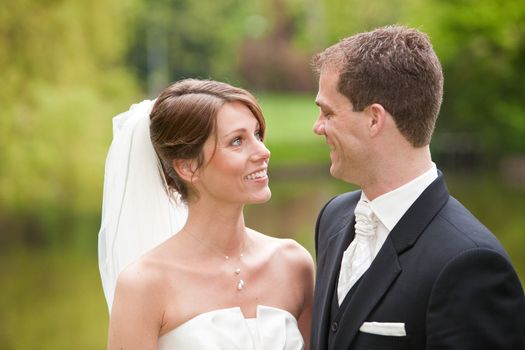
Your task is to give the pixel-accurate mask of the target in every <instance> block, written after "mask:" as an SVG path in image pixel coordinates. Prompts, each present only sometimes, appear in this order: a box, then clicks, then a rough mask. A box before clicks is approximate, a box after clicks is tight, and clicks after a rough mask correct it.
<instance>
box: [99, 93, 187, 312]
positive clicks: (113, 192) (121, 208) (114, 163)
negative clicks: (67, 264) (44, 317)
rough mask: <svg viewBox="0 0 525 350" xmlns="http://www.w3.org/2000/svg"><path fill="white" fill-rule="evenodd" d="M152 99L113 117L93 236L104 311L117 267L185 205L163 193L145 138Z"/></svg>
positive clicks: (182, 216) (174, 224) (180, 215)
mask: <svg viewBox="0 0 525 350" xmlns="http://www.w3.org/2000/svg"><path fill="white" fill-rule="evenodd" d="M154 103H155V101H150V100H145V101H142V102H141V103H139V104H134V105H132V106H131V107H130V109H129V110H128V111H127V112H124V113H121V114H119V115H117V116H116V117H114V118H113V141H112V143H111V146H110V148H109V151H108V155H107V158H106V171H105V174H104V194H103V202H102V222H101V227H100V232H99V236H98V253H99V268H100V275H101V278H102V287H103V289H104V295H105V297H106V301H107V303H108V307H109V310H110V311H111V305H112V304H113V295H114V292H115V287H116V283H117V278H118V275H119V273H120V272H121V271H122V270H123V269H124V268H125V267H126V266H127V265H128V264H129V263H131V262H133V261H135V260H137V259H138V258H139V257H140V256H141V255H143V254H144V253H145V252H147V251H148V250H150V249H152V248H153V247H155V246H156V245H158V244H160V243H161V242H163V241H165V240H166V239H168V238H169V237H170V236H172V235H173V234H174V233H175V232H177V231H179V230H180V228H181V227H182V226H183V225H184V223H185V222H186V217H187V208H186V206H185V205H183V204H182V203H181V202H180V201H179V200H175V198H172V197H173V196H170V195H169V194H168V192H167V187H166V181H165V178H164V174H163V172H162V167H161V164H160V161H159V159H158V157H157V154H156V153H155V151H154V149H153V145H152V144H151V140H150V133H149V124H150V118H149V115H150V112H151V109H152V107H153V104H154Z"/></svg>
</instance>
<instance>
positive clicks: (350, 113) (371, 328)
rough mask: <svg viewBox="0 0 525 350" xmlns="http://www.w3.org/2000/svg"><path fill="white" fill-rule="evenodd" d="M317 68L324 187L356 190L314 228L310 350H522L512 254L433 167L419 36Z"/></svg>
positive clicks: (434, 76) (354, 48) (431, 118)
mask: <svg viewBox="0 0 525 350" xmlns="http://www.w3.org/2000/svg"><path fill="white" fill-rule="evenodd" d="M315 64H316V68H317V69H318V71H319V73H320V77H319V92H318V94H317V98H316V104H317V105H318V106H319V109H320V115H319V118H318V119H317V121H316V122H315V125H314V132H315V133H316V134H318V135H320V136H324V138H325V139H326V143H327V144H328V146H329V148H330V159H331V162H332V164H331V167H330V173H331V174H332V176H334V177H336V178H338V179H341V180H343V181H346V182H348V183H352V184H356V185H358V186H359V187H360V188H361V190H360V191H355V192H350V193H345V194H342V195H339V196H337V197H335V198H334V199H332V200H331V201H329V202H328V203H327V204H326V205H325V206H324V208H323V209H322V210H321V213H320V214H319V217H318V220H317V225H316V232H315V244H316V254H317V281H316V287H315V301H314V310H313V329H312V337H311V347H312V349H314V350H325V349H334V350H345V349H413V350H416V349H417V350H420V349H458V350H468V349H476V350H479V349H509V350H510V349H513V350H516V349H525V297H524V295H523V288H522V286H521V284H520V281H519V279H518V276H517V275H516V272H515V271H514V269H513V267H512V265H511V262H510V260H509V257H508V255H507V254H506V252H505V251H504V249H503V248H502V247H501V245H500V243H499V242H498V241H497V239H496V238H495V237H494V235H493V234H492V233H491V232H490V231H489V230H488V229H487V228H485V227H484V226H483V225H482V224H481V223H480V222H479V221H478V220H477V219H476V218H475V217H474V216H473V215H472V214H471V213H470V212H469V211H468V210H467V209H465V208H464V207H463V206H462V205H461V204H460V203H459V202H458V201H457V200H456V199H454V198H453V197H451V196H450V195H449V194H448V191H447V187H446V185H445V181H444V177H443V174H442V173H441V172H440V171H439V170H437V169H436V165H435V164H434V163H433V162H432V160H431V155H430V150H429V143H430V140H431V136H432V132H433V130H434V126H435V123H436V119H437V115H438V112H439V108H440V105H441V100H442V95H443V74H442V71H441V65H440V63H439V60H438V58H437V57H436V54H435V53H434V51H433V49H432V45H431V44H430V42H429V39H428V37H427V36H426V35H425V34H423V33H421V32H420V31H418V30H415V29H410V28H406V27H402V26H390V27H384V28H379V29H376V30H374V31H371V32H367V33H361V34H357V35H354V36H352V37H349V38H346V39H344V40H342V41H341V42H339V43H337V44H335V45H333V46H331V47H329V48H328V49H326V50H325V51H324V52H322V53H320V54H319V55H317V57H316V59H315ZM487 205H490V203H487Z"/></svg>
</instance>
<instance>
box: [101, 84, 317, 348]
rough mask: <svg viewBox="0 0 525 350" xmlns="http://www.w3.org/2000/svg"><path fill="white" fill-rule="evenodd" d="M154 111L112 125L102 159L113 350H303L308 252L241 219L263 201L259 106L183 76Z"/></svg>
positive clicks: (138, 110)
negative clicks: (110, 140)
mask: <svg viewBox="0 0 525 350" xmlns="http://www.w3.org/2000/svg"><path fill="white" fill-rule="evenodd" d="M152 104H153V102H150V101H145V102H143V103H141V104H139V105H135V106H133V107H132V108H131V109H130V111H128V112H127V113H124V114H123V115H120V116H118V117H117V118H115V121H114V123H115V126H114V133H115V138H114V140H113V143H112V145H111V148H110V151H109V153H108V158H107V161H106V175H105V184H104V207H103V220H102V227H101V231H100V234H99V253H100V258H99V259H100V261H99V262H100V270H101V274H102V281H103V286H104V292H105V295H106V299H107V301H108V305H109V306H110V309H111V318H110V327H109V342H108V346H109V349H126V350H127V349H166V350H167V349H183V350H194V349H195V350H196V349H204V350H212V349H239V350H241V349H242V350H256V349H257V350H279V349H283V350H295V349H308V348H309V346H308V340H309V338H310V335H309V332H310V319H311V303H312V294H313V283H314V282H313V274H314V273H313V263H312V259H311V256H310V255H309V253H308V252H307V251H306V250H305V249H304V248H302V247H301V246H300V245H299V244H297V243H296V242H295V241H293V240H290V239H277V238H272V237H269V236H266V235H264V234H262V233H259V232H257V231H255V230H252V229H249V228H247V227H246V226H245V223H244V216H243V207H244V205H246V204H256V203H264V202H266V201H268V200H269V199H270V196H271V192H270V189H269V187H268V176H267V167H268V160H269V157H270V152H269V151H268V149H267V148H266V147H265V145H264V143H263V139H264V134H265V122H264V118H263V116H262V112H261V109H260V107H259V106H258V104H257V102H256V101H255V98H254V97H253V96H252V95H251V94H250V93H248V92H247V91H245V90H243V89H240V88H235V87H232V86H230V85H228V84H225V83H220V82H215V81H208V80H194V79H187V80H182V81H179V82H177V83H175V84H173V85H171V86H169V87H168V88H166V89H165V90H164V91H163V92H162V93H161V94H160V96H159V97H158V98H157V100H156V101H155V102H154V104H153V107H152ZM151 108H152V109H151ZM150 109H151V113H149V112H150ZM148 117H149V118H148ZM148 126H149V127H148ZM153 150H154V151H153ZM156 155H158V157H159V158H160V161H159V160H158V158H157V157H156ZM186 215H187V219H186ZM176 231H178V233H177V234H175V235H172V233H173V232H176ZM117 278H118V280H117ZM115 284H116V287H115Z"/></svg>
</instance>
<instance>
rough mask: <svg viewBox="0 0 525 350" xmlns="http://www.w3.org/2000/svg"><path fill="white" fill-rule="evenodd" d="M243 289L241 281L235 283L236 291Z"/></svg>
mask: <svg viewBox="0 0 525 350" xmlns="http://www.w3.org/2000/svg"><path fill="white" fill-rule="evenodd" d="M243 288H244V281H243V280H242V279H240V280H239V283H237V290H238V291H240V290H242V289H243Z"/></svg>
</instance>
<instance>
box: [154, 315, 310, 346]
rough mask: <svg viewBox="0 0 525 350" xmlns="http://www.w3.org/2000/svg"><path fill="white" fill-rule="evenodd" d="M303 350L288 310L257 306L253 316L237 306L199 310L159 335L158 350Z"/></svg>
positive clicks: (293, 319) (294, 323) (297, 330)
mask: <svg viewBox="0 0 525 350" xmlns="http://www.w3.org/2000/svg"><path fill="white" fill-rule="evenodd" d="M175 349H177V350H197V349H199V350H302V349H304V342H303V338H302V335H301V333H300V332H299V328H298V326H297V320H296V319H295V317H294V316H293V315H292V314H290V313H289V312H288V311H285V310H282V309H278V308H274V307H270V306H263V305H259V306H257V316H256V318H244V315H243V313H242V311H241V308H240V307H232V308H227V309H218V310H213V311H209V312H205V313H202V314H200V315H197V316H195V317H194V318H192V319H190V320H189V321H187V322H185V323H183V324H182V325H180V326H179V327H177V328H175V329H174V330H172V331H170V332H168V333H166V334H164V335H163V336H162V337H160V338H159V342H158V350H175Z"/></svg>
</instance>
